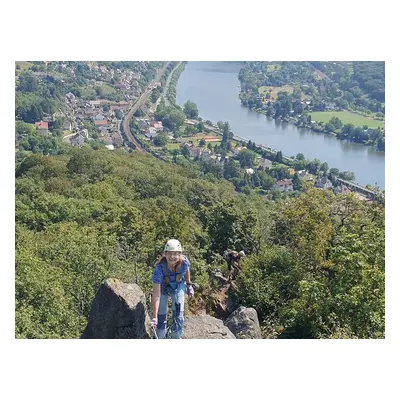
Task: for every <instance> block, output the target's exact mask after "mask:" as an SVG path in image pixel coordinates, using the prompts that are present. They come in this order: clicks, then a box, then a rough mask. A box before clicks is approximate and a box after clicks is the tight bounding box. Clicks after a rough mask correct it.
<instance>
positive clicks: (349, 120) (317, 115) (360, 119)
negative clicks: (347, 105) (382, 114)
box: [311, 111, 385, 129]
mask: <svg viewBox="0 0 400 400" xmlns="http://www.w3.org/2000/svg"><path fill="white" fill-rule="evenodd" d="M332 117H338V118H339V119H340V120H341V121H342V122H343V124H353V125H354V126H364V125H367V126H368V128H372V129H374V128H378V127H379V126H380V127H382V128H384V127H385V123H384V121H378V120H375V119H371V118H368V117H364V116H362V115H358V114H354V113H352V112H349V111H316V112H312V113H311V119H312V120H313V121H322V122H329V120H330V119H331V118H332Z"/></svg>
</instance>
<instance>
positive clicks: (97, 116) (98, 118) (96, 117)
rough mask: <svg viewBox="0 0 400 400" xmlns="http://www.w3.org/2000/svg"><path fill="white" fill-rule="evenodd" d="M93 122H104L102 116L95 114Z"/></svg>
mask: <svg viewBox="0 0 400 400" xmlns="http://www.w3.org/2000/svg"><path fill="white" fill-rule="evenodd" d="M93 119H94V120H95V121H102V120H104V115H102V114H100V113H99V114H97V115H96V116H95V117H94V118H93Z"/></svg>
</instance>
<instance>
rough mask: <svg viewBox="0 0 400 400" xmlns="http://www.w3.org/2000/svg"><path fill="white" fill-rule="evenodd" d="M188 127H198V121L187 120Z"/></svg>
mask: <svg viewBox="0 0 400 400" xmlns="http://www.w3.org/2000/svg"><path fill="white" fill-rule="evenodd" d="M185 124H186V125H197V121H193V120H192V119H185Z"/></svg>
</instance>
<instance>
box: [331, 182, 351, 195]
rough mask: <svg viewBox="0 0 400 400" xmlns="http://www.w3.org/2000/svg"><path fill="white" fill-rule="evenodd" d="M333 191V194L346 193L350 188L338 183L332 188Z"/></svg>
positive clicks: (349, 191)
mask: <svg viewBox="0 0 400 400" xmlns="http://www.w3.org/2000/svg"><path fill="white" fill-rule="evenodd" d="M333 193H335V194H347V193H351V190H350V189H349V188H348V187H347V186H346V185H343V184H340V185H339V186H336V187H335V188H334V189H333Z"/></svg>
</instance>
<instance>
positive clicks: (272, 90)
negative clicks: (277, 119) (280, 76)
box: [258, 86, 293, 101]
mask: <svg viewBox="0 0 400 400" xmlns="http://www.w3.org/2000/svg"><path fill="white" fill-rule="evenodd" d="M278 92H287V93H289V94H291V93H293V87H292V86H261V87H259V88H258V93H259V94H260V95H265V94H267V93H269V94H270V95H271V98H270V100H272V101H275V100H276V99H277V98H278Z"/></svg>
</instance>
